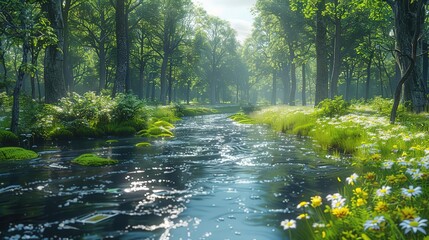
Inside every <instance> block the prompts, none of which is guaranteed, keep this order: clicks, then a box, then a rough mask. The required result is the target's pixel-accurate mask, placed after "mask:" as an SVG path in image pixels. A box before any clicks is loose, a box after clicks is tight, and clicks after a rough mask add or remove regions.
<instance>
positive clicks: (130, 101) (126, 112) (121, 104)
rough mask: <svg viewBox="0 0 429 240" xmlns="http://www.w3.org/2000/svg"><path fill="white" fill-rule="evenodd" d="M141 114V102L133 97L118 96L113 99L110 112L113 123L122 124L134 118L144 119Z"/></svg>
mask: <svg viewBox="0 0 429 240" xmlns="http://www.w3.org/2000/svg"><path fill="white" fill-rule="evenodd" d="M143 113H144V112H143V102H142V101H141V100H139V99H138V98H137V97H136V96H135V95H132V94H119V95H118V96H117V97H116V98H115V106H114V107H113V110H112V116H113V121H115V122H123V121H128V120H131V119H136V118H146V117H145V116H144V114H143ZM142 115H143V116H142Z"/></svg>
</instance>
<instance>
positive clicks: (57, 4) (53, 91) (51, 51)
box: [42, 0, 67, 103]
mask: <svg viewBox="0 0 429 240" xmlns="http://www.w3.org/2000/svg"><path fill="white" fill-rule="evenodd" d="M61 4H62V1H61V0H46V1H45V2H44V3H43V5H42V8H43V10H44V11H45V12H46V14H47V17H48V20H49V21H50V23H51V27H52V28H53V29H54V31H55V34H56V36H57V38H58V41H57V42H56V43H54V44H51V45H49V46H48V47H47V48H46V50H45V60H44V63H45V69H44V78H45V102H46V103H55V102H57V101H58V100H59V99H61V98H62V97H65V96H66V94H67V91H66V84H65V81H64V74H63V64H64V58H63V53H62V49H63V44H64V39H63V37H64V34H63V17H62V11H61Z"/></svg>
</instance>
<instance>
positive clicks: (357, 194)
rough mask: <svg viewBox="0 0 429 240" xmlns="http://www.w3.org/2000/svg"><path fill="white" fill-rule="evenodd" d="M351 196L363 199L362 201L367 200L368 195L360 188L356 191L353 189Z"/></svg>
mask: <svg viewBox="0 0 429 240" xmlns="http://www.w3.org/2000/svg"><path fill="white" fill-rule="evenodd" d="M353 194H354V195H355V196H356V197H360V198H363V199H368V193H367V192H365V191H364V190H363V189H362V188H360V187H359V188H356V189H354V190H353Z"/></svg>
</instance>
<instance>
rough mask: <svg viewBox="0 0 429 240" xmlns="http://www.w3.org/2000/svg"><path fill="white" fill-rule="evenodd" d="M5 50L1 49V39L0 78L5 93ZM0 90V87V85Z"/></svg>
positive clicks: (1, 46)
mask: <svg viewBox="0 0 429 240" xmlns="http://www.w3.org/2000/svg"><path fill="white" fill-rule="evenodd" d="M5 54H6V51H5V50H4V49H3V45H2V41H1V40H0V80H1V81H2V82H3V84H4V88H5V90H6V93H7V92H8V82H7V68H6V59H5ZM0 90H1V87H0Z"/></svg>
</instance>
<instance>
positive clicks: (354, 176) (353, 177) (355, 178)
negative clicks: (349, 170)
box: [346, 173, 359, 185]
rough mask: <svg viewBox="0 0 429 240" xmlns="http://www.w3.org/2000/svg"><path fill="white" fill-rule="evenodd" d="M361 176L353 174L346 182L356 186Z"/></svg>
mask: <svg viewBox="0 0 429 240" xmlns="http://www.w3.org/2000/svg"><path fill="white" fill-rule="evenodd" d="M358 177H359V175H357V174H356V173H353V174H352V175H351V176H350V177H348V178H346V181H347V183H348V184H349V185H354V184H355V182H356V180H357V178H358Z"/></svg>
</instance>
